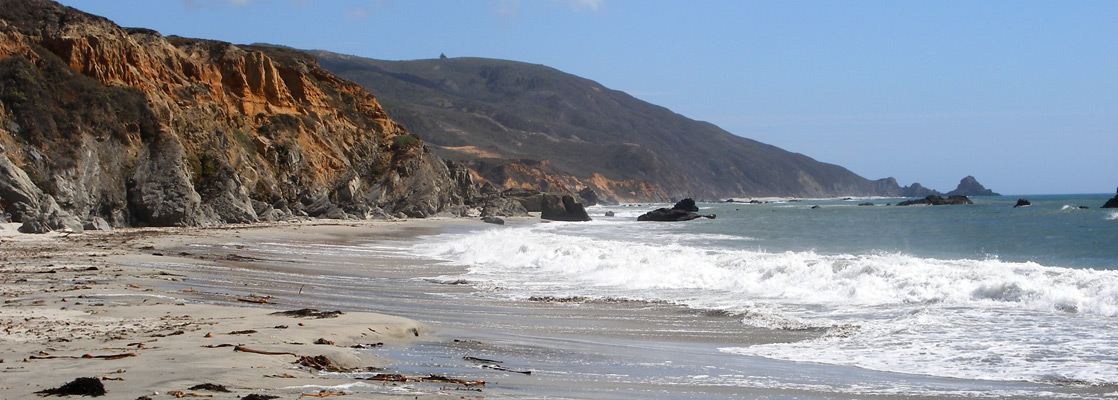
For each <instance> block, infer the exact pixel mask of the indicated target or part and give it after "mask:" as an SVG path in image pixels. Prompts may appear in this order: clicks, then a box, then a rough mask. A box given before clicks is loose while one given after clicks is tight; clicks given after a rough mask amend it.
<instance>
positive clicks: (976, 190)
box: [947, 176, 1000, 197]
mask: <svg viewBox="0 0 1118 400" xmlns="http://www.w3.org/2000/svg"><path fill="white" fill-rule="evenodd" d="M947 196H948V197H951V196H1000V195H999V194H997V193H994V191H993V190H990V189H987V188H986V187H985V186H982V184H981V183H978V180H977V179H974V177H973V176H967V177H966V178H963V179H962V180H960V181H959V186H958V187H956V188H955V190H952V191H950V192H947Z"/></svg>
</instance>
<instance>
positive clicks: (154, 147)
mask: <svg viewBox="0 0 1118 400" xmlns="http://www.w3.org/2000/svg"><path fill="white" fill-rule="evenodd" d="M182 155H183V150H182V144H181V143H180V142H179V139H178V138H177V137H175V136H174V135H160V136H159V137H158V138H156V139H155V141H153V142H152V143H151V144H150V145H148V146H147V148H146V149H145V150H144V153H143V154H141V155H140V158H139V159H138V160H137V164H136V170H135V172H134V173H133V174H132V177H131V178H130V179H129V180H128V204H129V206H130V207H131V208H132V210H131V211H132V224H133V225H138V226H201V225H205V224H206V222H207V218H206V216H205V215H204V214H203V212H202V197H201V196H199V195H198V192H195V191H194V186H192V185H191V183H190V175H188V174H187V172H186V167H185V164H184V162H183V158H182Z"/></svg>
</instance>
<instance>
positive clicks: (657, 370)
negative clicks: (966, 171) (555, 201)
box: [151, 195, 1118, 399]
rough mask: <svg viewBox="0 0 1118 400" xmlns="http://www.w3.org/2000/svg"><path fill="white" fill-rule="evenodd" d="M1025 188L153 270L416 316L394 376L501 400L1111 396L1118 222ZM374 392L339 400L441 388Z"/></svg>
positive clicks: (349, 242)
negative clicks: (413, 335)
mask: <svg viewBox="0 0 1118 400" xmlns="http://www.w3.org/2000/svg"><path fill="white" fill-rule="evenodd" d="M1018 197H1020V196H1012V197H978V198H974V199H973V200H974V202H975V204H973V205H956V206H909V207H898V206H888V205H887V204H891V203H897V202H898V201H900V200H903V199H884V198H874V199H849V200H836V199H830V200H803V201H780V202H771V203H766V204H744V203H700V204H699V206H700V208H701V213H703V214H711V213H713V214H716V215H717V218H716V219H698V220H694V221H688V222H676V223H662V222H638V221H636V217H637V216H639V215H640V214H642V213H644V212H647V211H649V210H652V209H654V208H657V207H663V206H670V205H665V204H642V205H621V206H594V207H590V208H589V209H588V211H589V212H590V214H591V216H592V217H593V218H594V220H593V221H591V222H540V221H538V220H537V219H510V221H509V224H508V225H504V226H498V225H490V224H482V223H478V222H476V221H465V220H447V221H441V222H440V221H431V222H430V223H418V224H415V223H405V224H399V227H398V228H393V229H390V230H388V231H383V232H374V231H368V232H364V231H362V232H361V233H359V234H354V235H350V236H344V237H341V236H339V237H333V238H330V237H324V238H319V239H314V240H280V239H275V238H273V239H267V238H263V239H251V238H249V237H247V236H246V239H245V240H244V241H240V242H235V243H220V244H195V245H185V247H184V248H182V249H172V250H169V252H171V253H174V252H176V251H179V250H182V251H186V252H189V253H194V254H199V253H200V254H211V255H213V256H214V259H216V260H218V261H216V262H213V263H212V264H210V265H196V264H184V265H181V266H176V265H174V264H173V263H172V264H168V263H162V264H159V265H151V267H153V268H160V269H167V268H171V269H175V268H181V270H183V271H184V272H188V273H189V276H190V277H189V278H188V279H185V280H184V281H183V282H179V283H174V285H179V286H181V287H182V288H190V289H197V291H198V293H213V294H215V295H213V296H211V298H209V299H208V300H207V299H203V300H204V301H218V302H221V301H227V300H223V299H228V298H230V297H229V296H231V295H232V296H238V295H240V296H243V295H246V294H249V293H252V294H256V295H271V296H274V302H275V305H273V306H274V307H315V308H319V309H335V308H338V309H342V310H353V311H373V312H381V313H388V314H394V315H401V316H406V317H409V318H414V319H418V320H420V321H422V322H424V323H427V324H428V325H429V326H430V327H431V330H432V332H433V335H434V337H433V338H432V339H429V340H425V341H421V342H417V343H416V344H414V345H411V346H408V347H405V348H389V347H385V348H381V349H377V350H371V351H373V352H376V354H377V355H380V356H383V357H386V358H388V359H392V360H395V362H394V363H393V364H392V366H391V367H390V371H388V372H393V373H401V374H404V375H408V376H412V375H424V374H438V375H451V376H456V377H462V378H469V379H481V380H485V381H487V382H489V384H488V385H487V386H486V387H485V388H484V395H485V396H486V397H490V398H541V397H547V398H625V399H627V398H642V399H648V398H660V399H677V398H772V399H789V398H801V399H802V398H808V399H811V398H827V399H836V398H839V399H860V398H867V397H873V398H885V399H895V398H1022V399H1024V398H1060V399H1069V398H1070V399H1085V398H1113V397H1115V396H1118V351H1115V350H1114V349H1118V333H1115V332H1118V330H1116V328H1118V246H1114V244H1115V243H1118V211H1114V210H1105V209H1100V208H1099V206H1101V205H1102V204H1103V203H1104V202H1105V201H1106V199H1107V198H1109V197H1110V196H1107V195H1068V196H1023V197H1026V198H1028V199H1029V200H1030V201H1031V202H1032V204H1033V205H1032V206H1029V207H1022V208H1013V205H1014V204H1015V203H1016V200H1017V198H1018ZM866 202H872V203H874V205H873V206H860V205H859V204H862V203H866ZM816 206H818V207H816ZM1080 206H1085V207H1087V208H1080ZM607 212H613V213H614V214H615V216H613V217H606V216H605V214H606V213H607ZM354 229H358V228H354ZM232 255H236V256H237V257H232ZM230 259H232V260H233V261H228V260H230ZM223 260H224V261H223ZM469 358H483V359H495V360H501V361H503V364H502V365H503V366H505V367H507V368H510V369H513V370H524V371H531V372H532V374H530V375H527V374H519V373H514V372H507V371H497V370H492V369H485V368H483V366H480V365H478V364H476V363H474V362H470V361H468V359H469ZM361 378H363V376H358V375H355V376H354V379H355V383H354V384H353V385H350V386H346V387H345V388H344V389H345V390H347V391H350V392H362V391H366V392H371V393H388V394H401V395H413V394H414V395H420V394H424V393H431V391H432V390H436V391H437V390H439V389H438V388H430V387H419V386H417V387H407V386H397V387H391V388H387V389H386V388H384V387H381V386H377V385H370V384H367V383H363V381H361V380H360V379H361Z"/></svg>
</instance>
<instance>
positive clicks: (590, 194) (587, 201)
mask: <svg viewBox="0 0 1118 400" xmlns="http://www.w3.org/2000/svg"><path fill="white" fill-rule="evenodd" d="M578 197H579V198H581V199H582V200H583V201H582V204H584V205H586V206H587V207H589V206H593V205H597V204H598V193H595V192H594V189H591V188H590V187H589V186H587V187H584V188H582V190H579V191H578Z"/></svg>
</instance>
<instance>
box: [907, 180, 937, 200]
mask: <svg viewBox="0 0 1118 400" xmlns="http://www.w3.org/2000/svg"><path fill="white" fill-rule="evenodd" d="M941 194H942V193H940V192H937V191H935V190H932V189H928V188H926V187H924V185H921V184H920V183H919V182H915V183H913V184H912V185H909V186H905V187H902V188H901V189H900V195H901V197H927V196H939V195H941Z"/></svg>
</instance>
